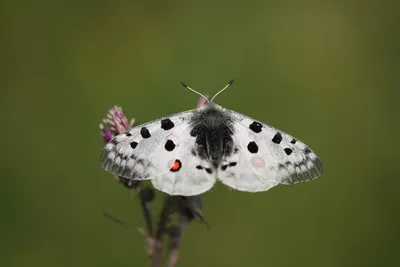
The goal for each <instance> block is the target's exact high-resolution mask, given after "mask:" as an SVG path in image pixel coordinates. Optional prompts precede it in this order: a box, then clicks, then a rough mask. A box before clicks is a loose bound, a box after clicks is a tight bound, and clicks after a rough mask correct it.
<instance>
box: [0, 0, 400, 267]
mask: <svg viewBox="0 0 400 267" xmlns="http://www.w3.org/2000/svg"><path fill="white" fill-rule="evenodd" d="M0 21H1V24H0V25H1V26H0V27H1V28H0V30H1V33H0V44H1V48H0V56H1V62H0V66H1V73H0V88H1V95H0V98H1V100H0V109H1V123H2V127H1V129H2V131H1V135H2V140H3V143H2V151H3V152H2V156H1V158H2V159H1V162H2V163H1V189H0V190H1V193H0V200H1V201H0V205H1V222H0V224H1V227H0V229H1V230H0V240H1V242H0V244H1V247H0V255H1V256H0V265H1V266H41V267H47V266H147V264H148V259H147V256H146V253H145V250H144V237H143V236H142V235H141V234H140V233H139V232H137V231H135V230H129V229H126V228H123V227H119V226H118V225H116V224H115V223H113V222H111V221H110V220H107V219H105V218H104V217H102V215H101V213H102V212H103V211H108V212H110V213H111V214H113V215H114V216H116V217H118V218H120V219H122V220H124V221H126V222H128V223H131V224H132V225H134V226H137V227H142V226H144V221H143V218H142V216H141V210H140V208H139V204H138V202H137V200H136V198H135V197H133V196H132V194H131V192H130V191H128V190H126V189H124V188H123V187H122V186H121V185H119V184H117V182H116V181H115V180H114V178H113V177H112V175H110V174H109V173H106V172H105V171H103V170H102V169H101V168H100V167H99V165H98V160H99V155H100V152H101V150H102V148H103V145H104V144H103V140H102V138H101V137H100V135H99V128H98V125H99V123H100V122H101V120H102V118H103V117H104V116H105V115H106V112H107V110H108V108H110V107H112V106H113V105H115V104H118V105H121V106H122V107H123V109H124V111H125V114H126V115H127V116H128V117H134V118H136V119H137V120H139V121H140V122H145V121H148V120H152V119H155V118H158V117H161V116H164V115H167V114H170V113H175V112H179V111H182V110H186V109H191V108H194V107H195V104H196V102H197V100H198V96H197V95H195V94H193V93H192V92H190V91H188V90H186V89H184V88H183V87H181V86H180V85H179V82H181V81H184V82H186V83H188V84H189V85H190V86H192V87H193V88H196V89H198V90H199V91H201V92H203V93H205V94H210V95H212V94H214V93H216V92H217V91H218V90H219V89H221V88H222V87H223V86H224V85H225V84H226V83H227V82H228V81H229V80H230V79H233V78H234V79H237V82H236V83H235V84H234V85H233V86H232V87H231V88H229V90H227V91H225V92H224V93H223V94H221V95H220V96H219V97H218V99H217V103H218V104H220V105H222V106H224V107H226V108H229V109H232V110H235V111H238V112H242V113H245V114H247V115H249V116H251V117H253V118H256V119H258V120H261V121H263V122H265V123H267V124H270V125H272V126H274V127H277V128H279V129H281V130H283V131H285V132H288V133H289V134H292V135H294V136H295V137H297V138H299V139H300V140H302V141H304V142H305V143H306V144H308V145H310V147H311V148H312V149H313V150H314V151H315V152H316V153H317V154H318V155H319V156H320V157H321V158H322V160H323V162H324V168H325V173H324V175H323V176H322V177H321V178H318V179H317V180H314V181H312V182H309V183H302V184H297V185H292V186H278V187H275V188H273V189H271V190H270V191H268V192H264V193H257V194H251V193H243V192H237V191H230V190H229V189H227V188H226V187H225V186H223V185H221V184H218V185H217V186H216V187H215V188H214V189H213V190H212V191H210V192H208V193H207V194H205V195H204V199H203V201H204V202H203V203H204V210H203V211H204V214H205V217H206V219H207V220H208V221H209V223H210V224H211V229H210V230H207V229H205V228H204V227H203V226H202V225H200V224H199V223H198V222H194V223H193V224H192V225H190V227H189V228H188V230H187V231H186V232H185V236H184V240H183V244H182V253H181V259H180V265H179V266H193V267H195V266H307V267H311V266H352V267H353V266H399V265H400V260H399V259H398V255H397V254H398V251H399V240H400V231H399V225H400V220H399V219H400V213H399V211H400V209H399V204H400V198H399V186H400V179H399V175H398V172H397V167H396V164H398V162H399V156H398V155H399V154H398V153H399V148H400V147H399V138H398V131H399V119H398V116H399V109H398V106H399V103H400V102H399V100H400V93H399V85H400V83H399V81H400V79H399V73H400V72H399V71H400V67H399V66H400V64H399V62H400V61H399V60H400V58H399V57H400V53H399V47H400V42H399V26H400V23H399V21H400V20H399V6H398V5H397V4H396V3H395V1H391V2H390V1H332V0H330V1H329V0H326V1H324V0H322V1H316V0H314V1H312V0H309V1H295V0H288V1H260V0H259V1H246V2H241V1H225V2H222V1H221V2H218V3H217V2H215V1H141V2H139V1H34V2H32V1H2V2H1V4H0ZM157 197H158V202H157V203H158V204H157V206H158V207H159V206H160V202H161V199H162V198H161V194H159V195H158V196H157Z"/></svg>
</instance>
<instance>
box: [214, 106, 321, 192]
mask: <svg viewBox="0 0 400 267" xmlns="http://www.w3.org/2000/svg"><path fill="white" fill-rule="evenodd" d="M228 112H229V113H230V115H231V116H232V120H233V128H234V133H233V142H234V143H235V144H236V146H237V147H236V149H235V150H234V152H233V153H232V155H231V156H229V157H228V158H226V159H224V164H225V165H222V167H221V168H220V169H219V170H218V174H217V176H218V179H219V180H221V182H222V183H224V184H226V185H228V186H229V187H232V188H234V189H237V190H240V191H248V192H257V191H266V190H268V189H270V188H271V187H273V186H276V185H278V184H293V183H298V182H305V181H310V180H312V179H315V178H317V177H318V176H320V175H321V174H322V171H323V170H322V162H321V160H320V159H319V158H318V156H317V155H316V154H315V153H314V152H313V151H312V150H311V149H310V148H309V147H308V146H307V145H305V144H304V143H302V142H300V141H299V140H297V139H295V138H293V137H292V136H290V135H288V134H286V133H284V132H282V131H280V130H278V129H275V128H273V127H271V126H269V125H266V124H263V123H261V122H257V121H255V120H253V119H252V118H250V117H247V116H245V115H243V114H240V113H236V112H233V111H228ZM235 152H236V153H235Z"/></svg>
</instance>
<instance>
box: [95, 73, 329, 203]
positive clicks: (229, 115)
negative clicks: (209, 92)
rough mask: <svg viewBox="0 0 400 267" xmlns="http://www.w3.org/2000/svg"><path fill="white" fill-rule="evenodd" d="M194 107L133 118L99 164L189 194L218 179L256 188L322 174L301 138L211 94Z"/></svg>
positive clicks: (244, 188)
mask: <svg viewBox="0 0 400 267" xmlns="http://www.w3.org/2000/svg"><path fill="white" fill-rule="evenodd" d="M233 82H234V80H232V81H231V82H230V83H229V84H228V85H227V86H225V87H224V88H223V89H222V90H220V91H219V92H218V93H217V94H216V95H215V96H214V97H213V98H206V97H204V96H203V95H202V94H200V93H199V92H197V91H195V90H194V89H192V88H190V87H189V86H187V85H186V84H184V83H182V85H183V86H185V87H186V88H188V89H190V90H192V91H194V92H196V93H198V94H199V95H201V96H203V97H204V98H206V102H205V104H204V105H203V106H202V107H200V108H197V109H193V110H188V111H184V112H181V113H177V114H173V115H170V116H167V117H163V118H160V119H156V120H153V121H151V122H147V123H144V124H142V125H138V126H135V127H133V128H131V129H129V130H127V131H126V132H125V133H122V134H119V135H117V136H115V137H114V138H113V139H112V140H111V141H110V142H109V143H107V144H106V145H105V147H104V149H103V151H102V153H101V157H100V166H101V167H102V168H104V169H105V170H107V171H109V172H111V173H113V174H115V175H118V176H121V177H124V178H127V179H132V180H150V179H151V182H152V184H153V186H154V187H155V188H156V189H158V190H161V191H163V192H165V193H167V194H169V195H182V196H193V195H199V194H201V193H204V192H206V191H208V190H209V189H211V188H212V187H213V185H214V184H215V182H216V181H217V180H219V181H220V182H222V183H223V184H225V185H227V186H228V187H230V188H233V189H236V190H239V191H246V192H258V191H267V190H268V189H270V188H272V187H274V186H276V185H278V184H294V183H298V182H305V181H310V180H313V179H315V178H317V177H318V176H320V175H322V172H323V168H322V161H321V160H320V158H319V157H318V156H317V155H316V154H315V153H314V152H313V151H312V150H311V149H310V148H309V147H308V146H307V145H306V144H304V143H302V142H301V141H299V140H298V139H296V138H294V137H292V136H290V135H289V134H287V133H284V132H283V131H280V130H278V129H276V128H273V127H271V126H269V125H267V124H264V123H262V122H260V121H257V120H254V119H252V118H250V117H248V116H246V115H244V114H241V113H238V112H235V111H231V110H228V109H225V108H223V107H221V106H219V105H218V104H216V103H215V102H213V100H214V98H215V97H216V96H217V95H218V94H219V93H220V92H222V91H223V90H225V89H226V88H227V87H228V86H230V85H231V84H232V83H233Z"/></svg>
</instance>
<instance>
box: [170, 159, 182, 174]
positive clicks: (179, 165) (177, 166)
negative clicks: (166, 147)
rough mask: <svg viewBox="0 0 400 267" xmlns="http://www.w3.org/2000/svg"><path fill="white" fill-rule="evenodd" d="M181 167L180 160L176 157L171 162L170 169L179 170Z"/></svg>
mask: <svg viewBox="0 0 400 267" xmlns="http://www.w3.org/2000/svg"><path fill="white" fill-rule="evenodd" d="M181 167H182V162H181V161H180V160H179V159H176V160H175V161H174V162H173V163H172V166H171V169H170V170H171V171H172V172H177V171H179V170H180V169H181Z"/></svg>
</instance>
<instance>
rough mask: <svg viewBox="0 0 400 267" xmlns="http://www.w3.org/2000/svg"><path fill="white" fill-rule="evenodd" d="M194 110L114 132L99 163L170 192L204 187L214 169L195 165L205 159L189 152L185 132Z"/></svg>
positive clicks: (190, 139)
mask: <svg viewBox="0 0 400 267" xmlns="http://www.w3.org/2000/svg"><path fill="white" fill-rule="evenodd" d="M194 112H195V110H190V111H186V112H182V113H178V114H175V115H171V116H169V117H165V118H161V119H158V120H154V121H152V122H148V123H145V124H142V125H139V126H136V127H133V128H132V129H130V130H128V131H126V132H125V133H123V134H120V135H118V136H116V137H115V138H114V139H112V140H111V141H110V142H109V143H108V144H106V146H105V147H104V149H103V152H102V154H101V159H100V165H101V167H103V168H104V169H105V170H107V171H109V172H111V173H113V174H116V175H118V176H121V177H125V178H128V179H133V180H146V179H153V180H152V183H153V185H154V187H155V188H157V189H159V190H161V191H163V192H166V193H168V194H170V195H184V196H189V195H197V194H200V193H203V192H205V191H207V190H208V189H210V188H211V187H212V186H213V184H214V183H215V180H216V178H215V173H214V175H211V174H210V173H207V172H206V171H204V170H203V171H201V170H199V169H196V166H201V165H205V164H206V163H205V162H201V161H200V160H199V159H198V158H197V157H196V156H195V154H193V153H192V151H195V150H194V148H195V138H194V137H192V136H190V134H189V133H190V127H191V126H190V124H189V120H190V118H191V116H192V115H193V113H194ZM177 167H179V168H177Z"/></svg>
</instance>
